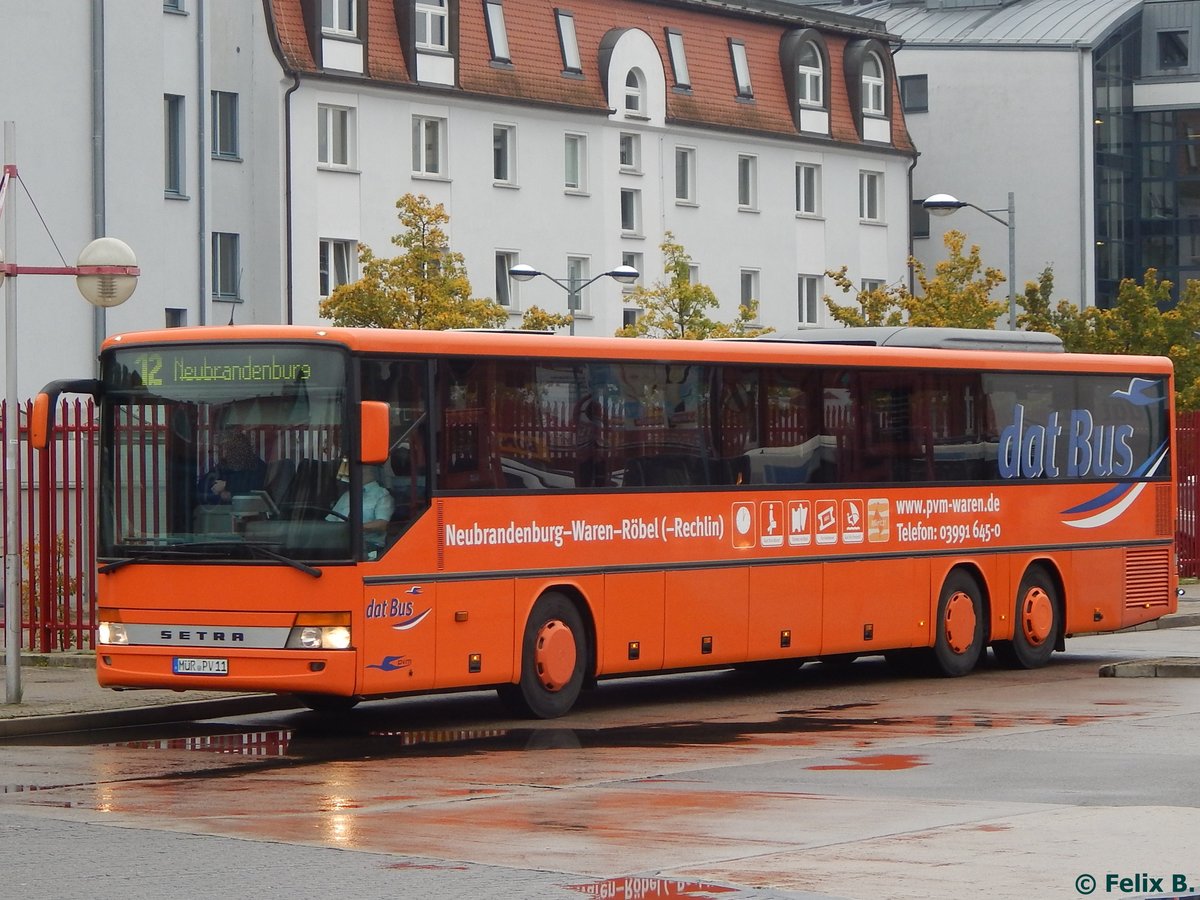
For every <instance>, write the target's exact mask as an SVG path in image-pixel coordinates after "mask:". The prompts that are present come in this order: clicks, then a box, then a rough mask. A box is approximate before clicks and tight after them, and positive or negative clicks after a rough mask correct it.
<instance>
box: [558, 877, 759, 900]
mask: <svg viewBox="0 0 1200 900" xmlns="http://www.w3.org/2000/svg"><path fill="white" fill-rule="evenodd" d="M563 886H564V887H565V888H567V890H571V891H578V892H579V893H581V894H584V895H585V896H588V897H602V898H605V900H657V898H660V897H695V898H704V897H712V896H715V895H717V894H729V893H735V892H737V891H738V888H732V887H725V886H724V885H719V884H708V883H707V882H704V881H676V880H674V879H670V878H637V877H629V878H609V879H607V880H606V881H592V882H588V883H587V884H567V885H563Z"/></svg>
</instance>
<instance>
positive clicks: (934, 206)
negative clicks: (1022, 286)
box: [921, 191, 1017, 331]
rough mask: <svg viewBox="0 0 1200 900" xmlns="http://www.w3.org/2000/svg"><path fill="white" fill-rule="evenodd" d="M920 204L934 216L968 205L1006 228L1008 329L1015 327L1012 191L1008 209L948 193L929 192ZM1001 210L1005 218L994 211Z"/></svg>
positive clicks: (1015, 213)
mask: <svg viewBox="0 0 1200 900" xmlns="http://www.w3.org/2000/svg"><path fill="white" fill-rule="evenodd" d="M921 205H922V206H923V207H925V209H927V210H929V212H930V213H931V214H932V215H935V216H949V215H951V214H953V213H955V212H957V211H958V210H960V209H962V208H963V207H964V206H969V207H971V209H974V210H977V211H979V212H981V213H983V214H984V215H985V216H987V217H988V218H989V219H992V220H994V221H996V222H999V223H1000V224H1001V225H1003V226H1005V227H1006V228H1007V229H1008V328H1009V330H1010V331H1016V329H1017V284H1016V278H1017V208H1016V203H1015V201H1014V200H1013V192H1012V191H1009V192H1008V209H1007V210H1004V209H984V208H983V207H981V206H976V205H975V204H974V203H968V202H967V201H966V200H959V199H958V198H957V197H952V196H951V195H950V194H931V195H930V196H928V197H926V198H925V200H924V201H922V203H921ZM998 212H1003V213H1007V214H1008V218H1007V219H1002V218H1000V217H999V216H998V215H996V213H998Z"/></svg>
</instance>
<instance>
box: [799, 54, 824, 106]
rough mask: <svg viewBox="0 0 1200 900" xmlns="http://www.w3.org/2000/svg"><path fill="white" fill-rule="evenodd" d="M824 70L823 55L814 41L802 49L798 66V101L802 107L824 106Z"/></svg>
mask: <svg viewBox="0 0 1200 900" xmlns="http://www.w3.org/2000/svg"><path fill="white" fill-rule="evenodd" d="M823 79H824V70H823V68H822V66H821V53H820V51H819V50H817V45H816V44H814V43H813V42H812V41H805V43H804V45H803V46H802V47H801V48H800V54H799V57H798V61H797V64H796V99H797V101H798V102H799V103H800V104H801V105H802V106H824V105H825V88H824V85H823V83H822V82H823Z"/></svg>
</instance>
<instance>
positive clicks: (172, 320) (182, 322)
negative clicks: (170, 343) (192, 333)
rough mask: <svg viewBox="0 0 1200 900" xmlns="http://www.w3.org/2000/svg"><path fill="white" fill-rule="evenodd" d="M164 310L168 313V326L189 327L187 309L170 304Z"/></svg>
mask: <svg viewBox="0 0 1200 900" xmlns="http://www.w3.org/2000/svg"><path fill="white" fill-rule="evenodd" d="M164 312H165V313H166V322H165V324H166V326H167V327H168V328H185V327H187V310H186V309H179V308H178V307H170V306H168V307H167V308H166V309H165V310H164Z"/></svg>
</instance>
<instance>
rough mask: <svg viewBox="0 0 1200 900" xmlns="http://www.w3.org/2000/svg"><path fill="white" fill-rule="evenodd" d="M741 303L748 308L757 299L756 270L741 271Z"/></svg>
mask: <svg viewBox="0 0 1200 900" xmlns="http://www.w3.org/2000/svg"><path fill="white" fill-rule="evenodd" d="M741 285H742V291H741V303H742V306H749V305H750V304H751V303H753V302H754V301H755V300H757V299H758V269H742V276H741Z"/></svg>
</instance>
